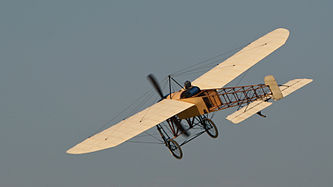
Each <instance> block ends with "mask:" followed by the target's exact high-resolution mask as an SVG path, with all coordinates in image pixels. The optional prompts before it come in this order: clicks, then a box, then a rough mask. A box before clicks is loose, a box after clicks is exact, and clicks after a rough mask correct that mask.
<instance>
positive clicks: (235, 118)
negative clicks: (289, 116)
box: [226, 75, 312, 124]
mask: <svg viewBox="0 0 333 187" xmlns="http://www.w3.org/2000/svg"><path fill="white" fill-rule="evenodd" d="M310 82H312V79H294V80H291V81H289V82H287V83H285V84H282V85H280V86H278V84H277V82H276V81H275V79H274V77H273V76H272V75H269V76H266V77H265V84H266V85H268V86H269V88H270V90H271V92H272V95H271V96H269V97H268V98H264V99H257V100H255V101H254V102H252V103H250V104H249V105H247V106H244V107H242V108H241V109H239V110H237V111H236V112H234V113H232V114H230V115H229V116H227V118H226V119H227V120H229V121H231V122H232V123H235V124H238V123H240V122H242V121H244V120H246V119H247V118H249V117H251V116H253V115H254V114H257V113H258V112H260V111H261V110H263V109H265V108H266V107H268V106H270V105H271V104H272V103H271V102H267V101H268V100H270V99H273V100H275V101H277V100H280V99H282V98H283V97H286V96H287V95H289V94H291V93H293V92H294V91H296V90H298V89H300V88H302V87H303V86H305V85H307V84H309V83H310Z"/></svg>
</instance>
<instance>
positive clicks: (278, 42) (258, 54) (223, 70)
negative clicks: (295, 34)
mask: <svg viewBox="0 0 333 187" xmlns="http://www.w3.org/2000/svg"><path fill="white" fill-rule="evenodd" d="M288 36H289V31H288V30H287V29H284V28H279V29H276V30H274V31H272V32H270V33H268V34H266V35H265V36H262V37H261V38H259V39H257V40H256V41H254V42H252V43H250V44H249V45H248V46H246V47H245V48H244V49H242V50H240V51H238V52H237V53H236V54H234V55H233V56H231V57H229V58H228V59H227V60H225V61H224V62H222V63H220V64H219V65H217V66H216V67H214V68H213V69H211V70H210V71H208V72H207V73H205V74H203V75H202V76H200V77H199V78H197V79H196V80H194V81H193V82H192V85H194V86H198V87H199V88H200V89H214V88H222V87H223V86H225V85H226V84H228V83H229V82H231V81H232V80H233V79H235V78H236V77H238V76H239V75H240V74H242V73H243V72H245V71H246V70H248V69H249V68H251V67H252V66H254V65H255V64H256V63H258V62H259V61H260V60H262V59H263V58H265V57H266V56H268V55H269V54H271V53H272V52H274V51H275V50H276V49H278V48H279V47H281V46H282V45H283V44H284V43H285V42H286V41H287V39H288Z"/></svg>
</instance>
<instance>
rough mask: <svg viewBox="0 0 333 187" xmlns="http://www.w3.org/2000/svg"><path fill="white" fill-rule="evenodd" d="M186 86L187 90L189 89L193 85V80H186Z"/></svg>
mask: <svg viewBox="0 0 333 187" xmlns="http://www.w3.org/2000/svg"><path fill="white" fill-rule="evenodd" d="M184 87H185V89H186V90H187V89H189V88H190V87H191V82H190V81H186V82H185V83H184Z"/></svg>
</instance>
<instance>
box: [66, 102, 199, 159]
mask: <svg viewBox="0 0 333 187" xmlns="http://www.w3.org/2000/svg"><path fill="white" fill-rule="evenodd" d="M192 106H194V104H191V103H186V102H182V101H177V100H170V99H164V100H162V101H160V102H158V103H156V104H154V105H152V106H150V107H148V108H146V109H145V110H143V111H141V112H139V113H137V114H135V115H133V116H131V117H129V118H127V119H125V120H123V121H121V122H119V123H118V124H116V125H113V126H112V127H110V128H108V129H105V130H104V131H102V132H100V133H98V134H95V135H94V136H92V137H89V138H87V139H86V140H84V141H83V142H81V143H79V144H77V145H76V146H74V147H72V148H70V149H69V150H67V153H69V154H84V153H90V152H95V151H100V150H103V149H107V148H110V147H114V146H117V145H119V144H121V143H123V142H125V141H127V140H129V139H131V138H133V137H135V136H136V135H138V134H140V133H142V132H144V131H146V130H148V129H150V128H152V127H154V126H156V125H158V124H159V123H162V122H163V121H165V120H167V119H169V118H170V117H172V116H174V115H176V114H179V113H180V112H182V111H184V110H186V109H188V108H191V107H192Z"/></svg>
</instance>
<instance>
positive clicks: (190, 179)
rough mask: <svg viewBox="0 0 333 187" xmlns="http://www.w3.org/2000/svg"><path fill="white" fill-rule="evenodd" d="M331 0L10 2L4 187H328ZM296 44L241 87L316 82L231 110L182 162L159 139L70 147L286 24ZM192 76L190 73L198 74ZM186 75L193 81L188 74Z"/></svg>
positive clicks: (2, 96) (3, 31)
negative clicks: (146, 98) (247, 109)
mask: <svg viewBox="0 0 333 187" xmlns="http://www.w3.org/2000/svg"><path fill="white" fill-rule="evenodd" d="M332 7H333V3H332V1H329V0H318V1H310V0H279V1H276V0H274V1H271V0H252V1H245V0H244V1H240V0H233V1H218V0H215V1H197V0H191V1H173V0H170V1H156V0H154V1H153V0H151V1H148V0H142V1H106V0H104V1H99V0H96V1H85V0H80V1H78V0H76V1H74V0H66V1H65V0H57V1H51V0H35V1H33V0H24V1H19V0H17V1H14V0H2V1H0V87H1V91H0V148H1V153H0V186H4V187H17V186H25V187H44V186H49V187H59V186H71V187H90V186H98V187H110V186H112V187H113V186H121V187H122V186H142V187H146V186H162V187H168V186H228V187H236V186H237V187H239V186H247V187H266V186H270V187H279V186H302V187H312V186H318V187H327V186H331V185H332V184H333V161H332V158H333V149H332V147H333V138H332V132H333V125H332V118H331V116H332V104H333V103H332V99H331V95H332V93H333V87H332V82H331V81H332V78H331V76H332V73H331V72H332V69H333V65H332V43H333V39H332V38H333V37H332V33H333V24H332V17H333V14H332ZM278 27H284V28H287V29H289V30H290V32H291V34H290V37H289V40H288V41H287V43H286V45H285V46H283V47H282V48H280V49H279V50H278V51H277V52H276V53H274V54H272V55H270V56H269V57H268V58H266V59H264V60H263V61H262V62H261V63H259V64H257V65H256V66H255V67H254V68H252V69H251V70H249V71H248V72H247V73H246V76H245V78H244V79H243V81H242V82H241V84H248V83H251V84H255V83H262V82H263V77H264V76H265V75H268V74H273V75H274V76H275V77H276V79H277V80H278V81H279V82H280V83H283V82H286V81H288V80H290V79H294V78H303V77H306V78H313V79H314V82H313V83H311V84H310V85H308V86H306V87H304V88H303V89H301V90H299V91H297V92H296V93H295V94H293V95H290V96H288V97H287V98H285V99H283V100H281V101H279V102H276V103H274V104H273V105H272V106H271V107H269V108H268V109H266V110H265V111H264V113H265V114H267V115H268V118H266V119H261V118H259V117H257V116H254V117H252V118H250V119H249V120H247V121H245V122H243V123H242V124H241V125H237V126H235V125H232V124H231V123H230V122H229V121H227V120H225V119H224V118H225V116H226V115H228V114H230V113H231V112H232V111H220V112H217V113H216V115H215V118H214V120H215V122H216V123H217V124H218V128H219V130H220V133H221V135H222V136H220V137H219V138H218V139H216V140H212V139H210V138H209V137H208V136H207V135H203V136H201V137H199V138H198V139H196V140H195V141H193V142H191V143H190V144H187V145H186V146H184V147H183V151H184V158H183V159H182V160H176V159H174V158H173V157H171V155H170V153H169V152H168V150H167V149H166V148H165V147H163V146H159V145H150V144H134V143H125V144H122V145H120V146H118V147H115V148H112V149H108V150H105V151H101V152H97V153H93V154H88V155H79V156H78V155H67V154H65V151H66V150H67V149H68V148H70V147H71V146H73V145H74V144H76V143H78V142H79V141H81V140H83V139H84V138H86V137H87V136H89V135H91V134H92V133H93V132H95V131H96V130H97V129H99V128H100V127H101V126H103V124H104V123H106V122H107V121H109V120H110V119H112V118H113V117H114V116H115V115H116V114H117V113H118V112H119V111H120V110H122V109H124V108H125V107H126V106H128V105H129V104H131V103H132V102H133V101H134V100H135V99H136V98H138V97H139V96H140V95H142V94H143V93H145V92H146V90H149V89H151V86H150V85H149V83H148V82H147V80H146V75H147V74H149V73H151V72H153V73H154V74H155V75H156V76H157V77H158V78H159V79H163V78H164V77H165V76H166V75H168V74H169V73H172V72H176V71H177V70H179V69H182V68H184V67H187V66H190V65H192V64H195V63H198V62H200V61H202V60H205V59H207V58H209V57H212V56H215V55H217V54H220V53H223V52H226V51H230V50H232V49H235V48H238V47H240V46H244V45H245V44H247V43H249V42H251V41H253V40H254V39H256V38H258V37H259V36H261V35H263V34H265V33H268V32H270V31H272V30H274V29H275V28H278ZM185 78H186V77H185ZM185 78H184V79H185ZM179 81H184V80H183V79H181V78H180V79H179Z"/></svg>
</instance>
